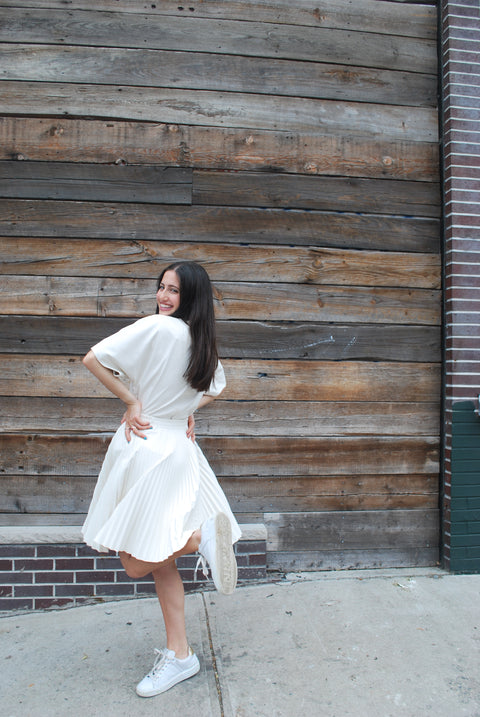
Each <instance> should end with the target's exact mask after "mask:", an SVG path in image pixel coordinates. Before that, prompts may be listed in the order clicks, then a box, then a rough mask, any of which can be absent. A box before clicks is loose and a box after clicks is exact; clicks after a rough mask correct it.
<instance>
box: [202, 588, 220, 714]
mask: <svg viewBox="0 0 480 717" xmlns="http://www.w3.org/2000/svg"><path fill="white" fill-rule="evenodd" d="M202 601H203V609H204V611H205V622H206V625H207V634H208V643H209V645H210V657H211V660H212V667H213V674H214V676H215V687H216V688H217V697H218V704H219V707H220V717H225V713H224V711H223V696H222V688H221V685H220V678H219V676H218V669H217V658H216V655H215V650H214V647H213V639H212V630H211V627H210V618H209V616H208V610H207V603H206V601H205V593H202Z"/></svg>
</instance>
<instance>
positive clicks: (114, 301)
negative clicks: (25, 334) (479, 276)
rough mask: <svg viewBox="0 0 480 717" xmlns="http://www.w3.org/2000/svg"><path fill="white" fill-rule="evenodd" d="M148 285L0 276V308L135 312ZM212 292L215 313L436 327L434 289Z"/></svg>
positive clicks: (149, 294) (218, 288)
mask: <svg viewBox="0 0 480 717" xmlns="http://www.w3.org/2000/svg"><path fill="white" fill-rule="evenodd" d="M155 291H156V282H154V281H153V280H150V279H138V280H137V279H96V278H85V277H72V278H70V277H48V276H46V277H41V276H38V277H37V276H35V277H30V276H4V277H3V280H2V283H1V286H0V313H1V314H5V315H12V314H23V315H34V316H42V315H43V316H45V315H46V316H62V315H63V316H92V317H93V316H111V317H120V316H124V317H135V318H138V317H139V316H142V315H148V314H151V313H153V311H154V309H155V299H154V297H155ZM17 292H18V293H17ZM213 292H214V305H215V311H216V315H217V317H218V318H219V319H230V320H231V319H245V320H248V319H258V320H268V321H280V320H281V321H322V322H327V321H333V322H344V321H348V322H351V323H365V322H368V323H381V324H395V323H398V324H420V325H421V324H425V325H433V326H436V325H440V318H441V316H440V314H441V307H440V296H439V294H440V292H439V291H435V290H428V289H402V288H400V289H390V288H382V287H337V286H322V287H320V288H318V287H315V286H307V285H296V284H253V283H250V282H242V283H235V284H232V283H229V282H217V283H215V285H214V287H213ZM15 294H16V295H15Z"/></svg>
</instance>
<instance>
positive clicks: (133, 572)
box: [118, 530, 201, 578]
mask: <svg viewBox="0 0 480 717" xmlns="http://www.w3.org/2000/svg"><path fill="white" fill-rule="evenodd" d="M200 538H201V532H200V530H195V531H194V532H193V533H192V535H191V536H190V538H189V539H188V540H187V542H186V543H185V545H184V546H183V548H181V549H180V550H178V551H177V552H176V553H174V554H173V555H170V556H169V557H168V558H167V559H166V560H162V561H161V562H159V563H149V562H147V561H145V560H139V559H138V558H135V557H133V555H130V554H129V553H125V552H124V551H120V552H119V554H118V555H119V558H120V560H121V562H122V565H123V569H124V570H125V572H126V573H127V575H128V577H130V578H144V577H145V575H148V573H153V571H154V570H156V569H157V568H160V567H162V566H164V565H168V564H169V563H172V562H173V563H175V560H176V558H179V557H180V556H181V555H188V554H189V553H195V552H196V551H197V550H198V546H199V545H200Z"/></svg>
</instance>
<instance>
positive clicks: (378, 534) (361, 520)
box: [265, 509, 439, 550]
mask: <svg viewBox="0 0 480 717" xmlns="http://www.w3.org/2000/svg"><path fill="white" fill-rule="evenodd" d="M438 522H439V516H438V510H436V509H435V510H422V511H421V514H417V513H416V511H410V510H405V511H404V510H398V511H397V510H395V511H352V512H348V511H346V512H344V513H342V514H332V513H329V512H318V513H305V514H303V515H298V514H297V515H293V514H289V513H271V514H268V513H267V514H265V524H266V526H267V530H268V548H269V549H270V550H299V549H300V546H303V548H304V549H306V550H338V547H339V546H340V545H341V546H342V549H344V550H349V549H350V550H352V549H358V548H360V547H361V548H364V549H368V548H370V549H376V550H378V549H380V548H384V549H391V548H397V549H398V548H399V547H400V546H402V547H410V548H414V547H419V546H422V547H430V546H432V545H436V543H437V531H438Z"/></svg>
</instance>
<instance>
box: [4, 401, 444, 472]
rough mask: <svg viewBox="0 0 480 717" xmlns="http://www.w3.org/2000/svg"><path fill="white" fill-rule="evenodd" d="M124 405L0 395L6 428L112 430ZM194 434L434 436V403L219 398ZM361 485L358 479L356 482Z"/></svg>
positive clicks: (200, 418) (198, 421)
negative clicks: (238, 400) (233, 399)
mask: <svg viewBox="0 0 480 717" xmlns="http://www.w3.org/2000/svg"><path fill="white" fill-rule="evenodd" d="M123 412H124V408H123V404H122V403H121V402H120V401H118V400H117V399H114V398H65V397H62V398H54V397H50V396H45V397H34V396H25V397H24V396H21V397H18V396H0V415H1V416H2V430H3V431H6V432H22V433H24V432H26V431H27V432H28V431H37V432H42V433H46V432H52V431H53V432H57V431H60V432H61V431H65V432H66V433H75V432H80V433H91V432H92V431H99V432H112V431H115V430H116V429H117V428H118V426H119V425H120V420H121V417H122V415H123ZM195 421H196V423H195V430H196V435H197V436H198V438H199V439H201V438H202V436H206V435H215V436H229V435H243V436H262V435H267V436H283V435H290V436H304V435H308V436H360V435H364V436H368V435H391V436H435V435H437V434H438V433H439V423H440V406H439V403H438V402H437V403H433V402H432V403H413V402H411V403H400V402H383V403H375V402H369V401H365V402H355V401H350V402H347V401H337V402H333V401H323V402H320V401H318V402H317V401H285V402H283V401H254V400H242V401H240V402H237V401H232V400H223V399H221V398H220V399H218V400H217V401H215V402H214V403H213V404H211V405H209V406H207V407H205V408H203V409H202V410H201V411H199V412H198V413H197V414H196V416H195ZM359 485H361V484H359Z"/></svg>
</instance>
